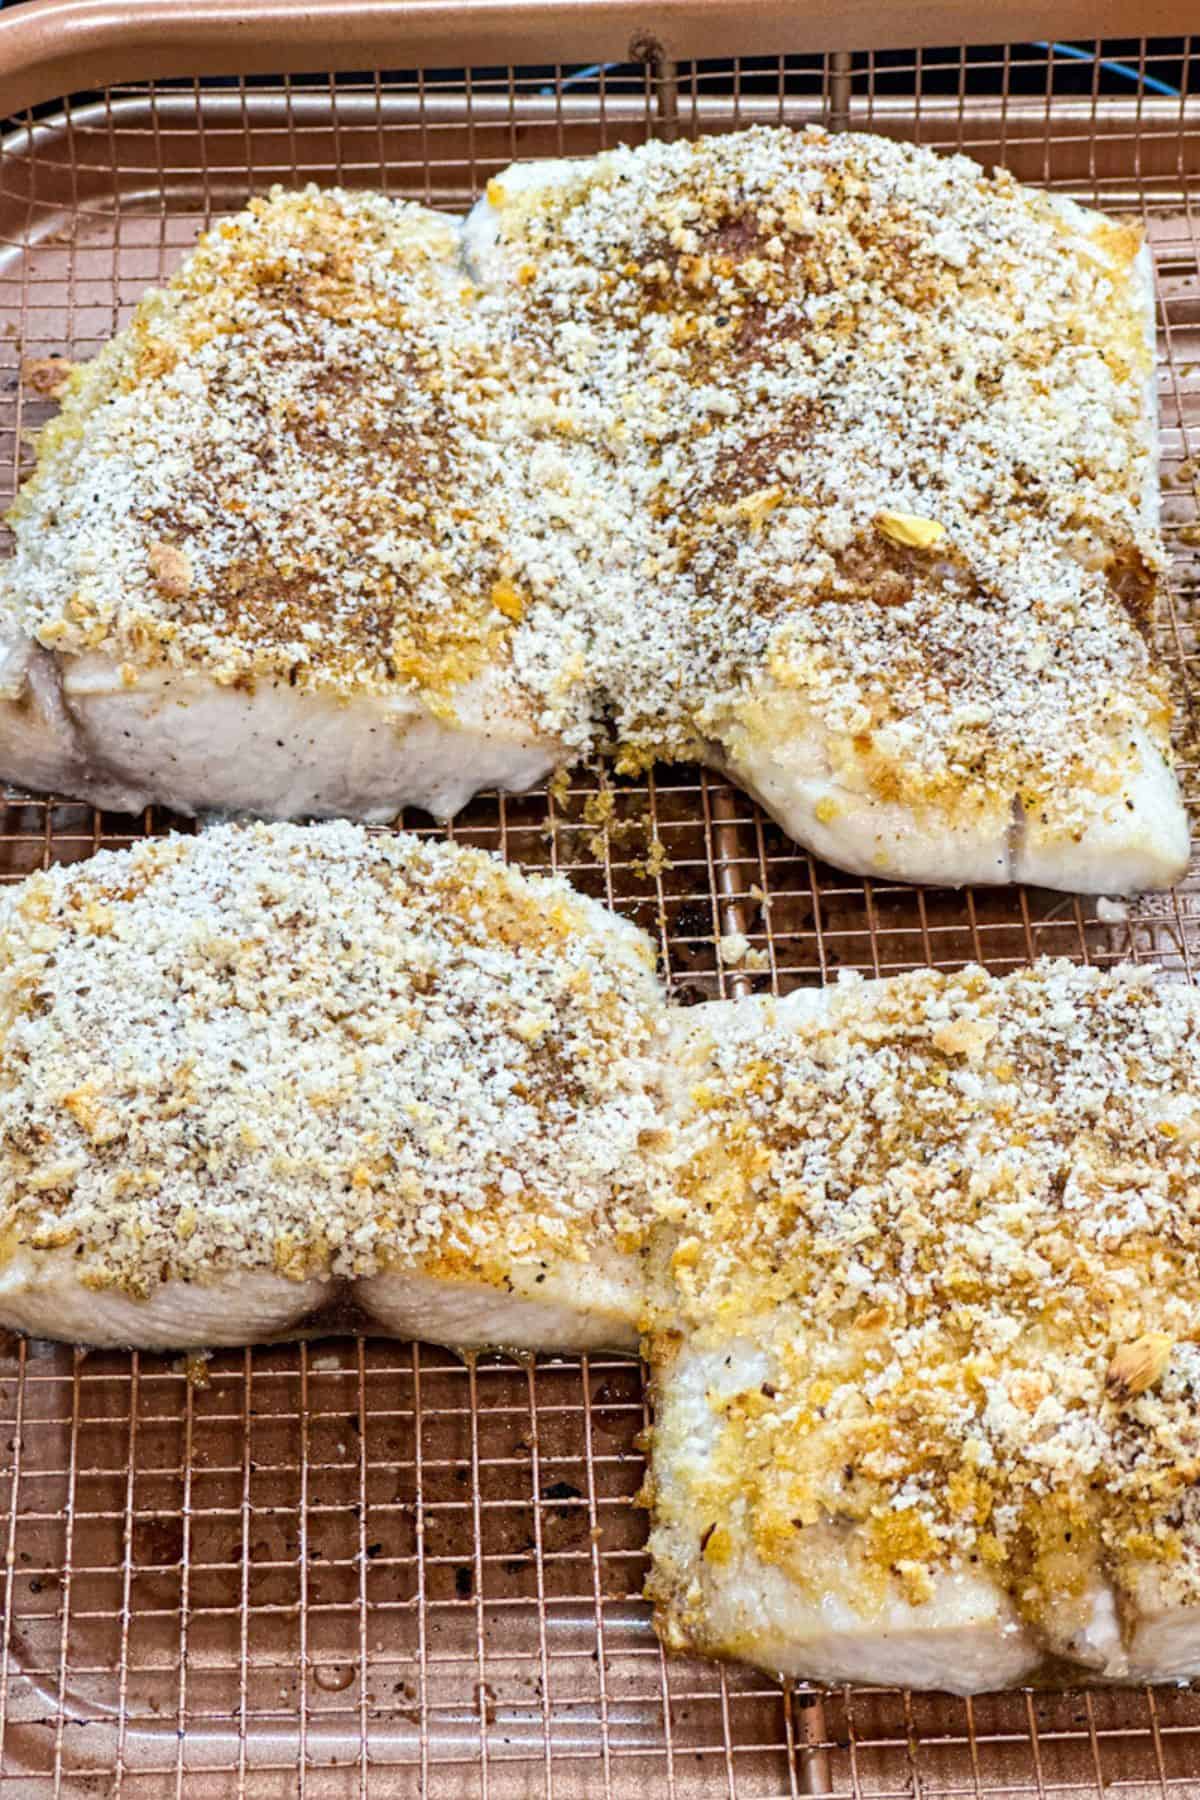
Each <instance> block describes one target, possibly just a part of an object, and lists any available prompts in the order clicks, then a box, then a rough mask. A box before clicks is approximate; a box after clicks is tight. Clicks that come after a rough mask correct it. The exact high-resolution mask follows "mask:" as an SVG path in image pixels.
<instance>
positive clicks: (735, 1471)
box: [672, 963, 1200, 1617]
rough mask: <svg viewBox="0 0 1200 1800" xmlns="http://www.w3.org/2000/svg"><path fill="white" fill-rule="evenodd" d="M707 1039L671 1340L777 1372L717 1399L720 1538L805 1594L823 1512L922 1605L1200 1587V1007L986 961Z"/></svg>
mask: <svg viewBox="0 0 1200 1800" xmlns="http://www.w3.org/2000/svg"><path fill="white" fill-rule="evenodd" d="M695 1029H696V1033H697V1035H698V1037H699V1038H700V1039H701V1040H703V1039H704V1036H705V1034H704V1032H703V1029H702V1027H701V1026H700V1025H697V1027H696V1028H695ZM710 1036H711V1041H710V1042H708V1044H707V1046H706V1047H705V1045H704V1044H703V1042H701V1047H700V1050H699V1051H698V1052H697V1054H696V1055H695V1056H694V1058H693V1063H692V1065H691V1069H690V1075H689V1082H688V1098H687V1104H688V1106H689V1108H690V1109H691V1114H690V1118H689V1119H688V1121H687V1123H686V1125H685V1128H684V1147H683V1150H682V1153H681V1154H682V1163H681V1169H680V1188H679V1193H678V1196H677V1200H676V1208H677V1229H678V1232H679V1241H678V1244H677V1247H676V1248H675V1251H674V1261H673V1277H674V1282H675V1286H676V1290H677V1294H678V1306H679V1310H680V1318H679V1321H678V1324H679V1326H680V1327H681V1329H682V1330H683V1332H684V1334H685V1336H686V1337H687V1339H688V1341H689V1344H690V1345H691V1346H692V1347H693V1348H697V1349H699V1350H701V1351H704V1350H706V1349H708V1350H718V1349H720V1347H722V1346H729V1347H730V1348H731V1349H733V1348H734V1347H736V1346H742V1347H743V1348H744V1347H745V1346H747V1345H749V1346H754V1347H755V1348H756V1349H757V1348H759V1347H761V1349H762V1350H763V1352H764V1353H765V1355H766V1357H767V1369H766V1384H765V1385H763V1382H762V1376H761V1372H756V1374H755V1378H754V1381H753V1385H752V1387H750V1388H744V1387H743V1386H741V1385H739V1384H738V1383H736V1382H734V1384H733V1388H732V1390H731V1391H730V1392H725V1391H722V1392H720V1393H718V1392H716V1391H714V1392H712V1393H710V1396H709V1403H710V1406H711V1407H712V1410H713V1413H714V1416H715V1417H716V1419H717V1420H718V1422H719V1440H718V1449H717V1453H716V1454H715V1455H714V1456H713V1457H712V1459H711V1461H710V1463H709V1465H708V1466H707V1469H706V1474H705V1493H704V1500H705V1506H706V1507H709V1506H711V1511H706V1517H713V1518H725V1517H727V1516H728V1514H729V1511H730V1509H732V1508H734V1507H735V1506H736V1507H737V1508H738V1517H739V1519H741V1520H744V1522H745V1530H746V1532H747V1534H748V1536H749V1538H750V1540H751V1541H752V1543H753V1545H754V1547H755V1548H756V1550H757V1552H758V1553H759V1555H761V1556H762V1557H763V1558H765V1559H766V1560H767V1561H768V1562H773V1563H778V1564H779V1565H781V1566H782V1567H784V1568H786V1569H788V1570H789V1572H791V1573H792V1574H793V1576H794V1577H795V1578H796V1579H798V1580H802V1579H803V1567H802V1565H803V1558H804V1547H803V1542H802V1538H801V1535H800V1533H801V1528H802V1527H805V1526H810V1525H814V1524H817V1523H820V1522H822V1521H825V1522H833V1523H836V1524H840V1525H845V1526H850V1525H853V1526H854V1527H855V1528H856V1529H857V1531H858V1532H859V1534H860V1535H859V1541H860V1542H863V1543H865V1544H867V1545H868V1546H869V1547H870V1558H871V1561H872V1564H873V1567H874V1570H875V1573H876V1576H877V1577H878V1579H879V1580H880V1581H881V1582H882V1581H883V1580H884V1578H886V1577H887V1576H888V1575H889V1574H890V1575H896V1574H897V1573H898V1574H899V1575H900V1577H901V1579H902V1583H903V1585H904V1586H905V1590H906V1591H911V1592H913V1593H916V1592H917V1590H918V1589H919V1590H921V1591H932V1590H931V1587H930V1584H931V1583H932V1581H933V1580H934V1578H935V1577H936V1576H937V1574H938V1572H939V1571H942V1570H945V1569H947V1568H950V1569H954V1568H958V1569H969V1568H970V1567H972V1566H973V1565H981V1566H983V1567H985V1568H986V1569H988V1570H991V1571H992V1572H993V1573H994V1574H995V1575H996V1576H997V1578H999V1579H1000V1580H1002V1581H1003V1582H1005V1583H1006V1584H1007V1585H1009V1586H1010V1587H1011V1590H1012V1593H1013V1596H1014V1599H1015V1601H1016V1603H1017V1605H1018V1607H1019V1608H1020V1609H1021V1610H1022V1611H1024V1612H1025V1613H1027V1614H1029V1615H1030V1616H1032V1617H1043V1616H1045V1615H1046V1614H1047V1613H1048V1612H1049V1611H1052V1609H1053V1608H1054V1607H1056V1606H1058V1605H1061V1604H1063V1603H1065V1602H1066V1600H1067V1599H1068V1598H1069V1597H1070V1596H1072V1595H1078V1594H1079V1593H1081V1592H1082V1591H1083V1590H1084V1588H1085V1587H1086V1583H1087V1576H1088V1572H1089V1571H1090V1570H1091V1569H1093V1568H1094V1566H1095V1565H1096V1564H1097V1563H1098V1562H1099V1563H1101V1564H1104V1565H1105V1567H1106V1568H1108V1569H1109V1571H1110V1572H1111V1573H1113V1574H1114V1575H1115V1576H1116V1578H1117V1580H1118V1581H1119V1582H1129V1581H1132V1580H1134V1579H1136V1572H1137V1569H1138V1568H1139V1566H1140V1567H1144V1566H1145V1565H1146V1564H1147V1563H1148V1562H1153V1563H1154V1564H1155V1565H1156V1566H1158V1567H1159V1568H1165V1569H1167V1570H1169V1573H1170V1579H1171V1581H1172V1583H1173V1584H1175V1585H1176V1586H1177V1587H1178V1590H1179V1592H1180V1593H1181V1594H1185V1595H1188V1596H1190V1597H1191V1599H1192V1600H1193V1601H1194V1600H1195V1599H1196V1598H1198V1597H1200V1538H1198V1537H1197V1534H1196V1532H1195V1531H1194V1529H1193V1528H1191V1526H1188V1525H1187V1521H1186V1519H1185V1510H1186V1508H1187V1507H1188V1506H1189V1505H1193V1506H1194V1503H1193V1502H1190V1501H1189V1498H1188V1494H1189V1488H1190V1486H1191V1484H1192V1483H1193V1482H1194V1481H1195V1479H1196V1476H1197V1473H1198V1472H1200V1346H1198V1344H1197V1341H1196V1339H1197V1334H1198V1330H1200V1310H1198V1302H1197V1296H1198V1295H1200V1002H1198V1000H1197V996H1196V993H1195V991H1194V990H1193V989H1191V988H1188V987H1184V986H1174V985H1169V984H1166V983H1161V984H1155V982H1154V981H1153V980H1152V979H1151V977H1150V975H1149V974H1148V973H1146V972H1143V971H1137V970H1133V969H1118V970H1113V971H1111V972H1107V973H1102V972H1097V971H1096V970H1092V969H1080V968H1077V967H1073V966H1071V965H1069V964H1065V963H1043V964H1040V965H1038V966H1037V967H1036V968H1034V969H1032V970H1027V971H1022V972H1020V973H1017V974H1014V975H1011V976H1009V977H1007V978H1006V979H1003V980H1001V979H996V978H993V977H990V976H988V975H986V974H985V973H984V972H983V971H982V970H981V969H977V968H975V969H968V970H966V971H964V972H963V973H962V974H961V975H956V976H943V975H937V974H919V975H912V976H904V977H901V978H899V979H897V980H895V981H889V982H883V983H875V984H862V983H859V982H846V983H843V984H842V985H840V986H839V987H838V988H837V989H836V990H834V991H833V992H832V993H831V994H830V995H829V996H828V1005H827V1006H823V1007H820V1008H818V1009H817V1010H816V1011H815V1012H814V1013H813V1014H810V1015H807V1016H806V1017H802V1018H799V1019H795V1020H791V1021H789V1018H788V1012H787V1008H786V1003H785V1004H784V1006H783V1007H781V1009H780V1014H779V1016H778V1017H777V1019H776V1020H775V1022H773V1023H772V1022H771V1019H770V1016H769V1015H766V1016H764V1013H763V1012H762V1011H746V1012H739V1011H737V1010H736V1009H735V1010H734V1011H733V1012H732V1013H731V1014H730V1015H729V1016H728V1017H727V1018H726V1019H725V1021H724V1022H723V1023H722V1024H721V1026H720V1027H719V1029H718V1030H716V1031H715V1032H713V1033H712V1034H710ZM672 1323H675V1321H672ZM739 1354H740V1352H739ZM744 1360H745V1359H744V1357H743V1361H744ZM735 1366H736V1362H735ZM709 1490H711V1491H709ZM1185 1526H1186V1529H1185Z"/></svg>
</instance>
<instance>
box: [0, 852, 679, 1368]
mask: <svg viewBox="0 0 1200 1800" xmlns="http://www.w3.org/2000/svg"><path fill="white" fill-rule="evenodd" d="M653 961H654V958H653V952H652V950H651V947H650V945H649V943H648V941H647V940H646V939H645V938H644V936H643V935H642V934H641V933H640V932H638V931H637V930H635V929H634V928H633V927H632V926H630V925H628V924H626V923H624V922H622V921H621V920H619V919H618V918H616V917H615V916H614V915H613V914H611V913H609V912H607V911H606V910H605V909H604V908H602V907H600V906H599V905H597V904H596V903H595V902H593V901H590V900H588V899H586V898H584V897H583V896H581V895H579V894H576V893H574V892H573V891H572V890H571V889H570V888H569V887H568V886H567V885H566V884H565V883H564V882H561V881H558V880H550V879H539V878H536V877H529V878H526V877H524V876H522V875H521V874H519V873H518V872H517V871H515V870H513V869H510V868H507V867H506V866H505V865H504V864H502V863H500V862H499V861H497V860H496V859H494V858H492V857H490V856H487V855H485V854H483V853H482V852H478V851H472V850H468V849H464V848H460V847H457V846H454V845H450V844H444V843H426V842H422V841H419V840H417V839H415V838H412V837H402V836H400V837H393V836H369V835H368V834H367V833H365V832H364V831H363V830H362V829H361V828H360V827H358V826H354V825H350V824H330V825H324V826H313V827H309V828H304V827H300V826H293V825H285V824H278V825H255V826H241V827H238V826H220V827H214V828H213V829H211V830H209V831H207V832H204V833H202V834H201V835H199V836H198V837H170V838H166V839H161V840H149V841H146V842H144V843H141V844H139V845H137V846H136V847H135V848H134V849H132V850H130V851H128V852H124V853H120V854H108V853H106V854H101V855H99V856H96V857H93V858H92V859H90V860H89V861H87V862H85V863H81V864H76V865H74V866H72V867H70V868H56V869H53V870H51V871H50V872H48V873H47V874H39V875H34V876H32V877H30V879H29V880H28V881H26V882H24V883H23V884H21V886H19V887H17V888H15V889H11V890H8V891H6V893H5V895H4V896H3V899H2V901H0V1029H2V1032H3V1046H2V1049H0V1325H2V1326H9V1327H15V1328H18V1329H20V1330H24V1331H29V1332H33V1333H35V1334H39V1335H43V1336H50V1337H55V1338H66V1339H68V1340H73V1341H76V1342H79V1343H90V1344H103V1345H120V1344H130V1345H135V1346H141V1347H146V1348H162V1347H169V1346H175V1345H202V1344H227V1343H241V1342H245V1341H247V1340H249V1339H254V1338H256V1337H266V1336H271V1335H276V1334H280V1333H282V1332H284V1331H286V1330H287V1329H288V1328H289V1327H291V1326H293V1325H295V1324H296V1323H297V1322H298V1321H299V1320H300V1319H302V1318H303V1317H304V1315H306V1314H307V1313H309V1312H311V1311H312V1309H313V1308H314V1307H315V1306H317V1305H318V1304H320V1303H323V1302H324V1301H325V1300H326V1299H328V1298H332V1297H336V1296H337V1295H338V1294H339V1293H340V1292H341V1291H342V1290H343V1287H344V1285H345V1284H347V1283H353V1284H355V1285H354V1289H353V1292H354V1297H355V1299H356V1300H357V1301H358V1302H359V1303H360V1305H362V1306H363V1307H365V1308H366V1309H367V1311H368V1312H369V1313H370V1314H372V1315H373V1316H374V1317H375V1318H376V1319H377V1320H378V1321H379V1322H380V1323H382V1324H384V1325H386V1326H387V1327H389V1328H390V1329H392V1330H394V1331H396V1332H400V1333H403V1334H405V1335H413V1336H418V1335H420V1336H425V1337H432V1338H435V1339H444V1340H446V1341H449V1342H451V1343H453V1344H455V1345H472V1344H514V1345H521V1346H527V1347H547V1348H558V1347H561V1346H564V1345H570V1346H572V1347H575V1346H588V1345H593V1344H595V1345H608V1346H614V1347H617V1346H620V1347H634V1346H636V1343H637V1335H638V1326H639V1322H640V1317H641V1312H642V1291H643V1286H644V1281H643V1275H642V1233H643V1231H644V1227H645V1223H646V1219H647V1217H648V1200H649V1194H650V1182H651V1180H652V1178H653V1173H654V1170H653V1165H651V1164H650V1163H648V1161H647V1158H646V1157H645V1155H644V1154H643V1152H644V1148H645V1146H646V1145H648V1144H649V1143H650V1142H651V1141H652V1140H653V1138H654V1134H655V1133H656V1131H657V1130H658V1129H659V1126H660V1123H661V1111H662V1108H661V1101H660V1095H659V1082H660V1071H661V1063H662V1042H661V1039H662V1035H663V1031H664V1022H665V1013H664V1012H663V1009H662V1000H661V995H660V991H659V987H658V984H657V981H656V979H655V976H654V972H653Z"/></svg>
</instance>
